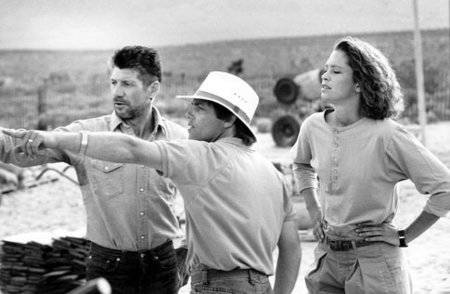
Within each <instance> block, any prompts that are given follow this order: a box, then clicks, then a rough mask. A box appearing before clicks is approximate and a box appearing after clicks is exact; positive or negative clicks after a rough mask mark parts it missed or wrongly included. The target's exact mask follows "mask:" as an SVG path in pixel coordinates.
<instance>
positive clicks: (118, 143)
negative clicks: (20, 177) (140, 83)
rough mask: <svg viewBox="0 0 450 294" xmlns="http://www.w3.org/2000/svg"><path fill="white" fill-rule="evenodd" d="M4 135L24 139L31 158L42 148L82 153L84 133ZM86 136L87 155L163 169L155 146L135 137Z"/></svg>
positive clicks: (22, 133)
mask: <svg viewBox="0 0 450 294" xmlns="http://www.w3.org/2000/svg"><path fill="white" fill-rule="evenodd" d="M3 132H4V133H6V134H8V135H10V136H12V137H15V138H19V139H21V144H22V146H23V149H24V150H25V154H26V155H28V156H35V155H36V154H39V150H40V149H41V148H51V149H64V150H67V151H70V152H80V149H81V138H82V134H81V133H70V132H68V133H63V132H43V131H15V130H7V131H3ZM85 135H87V138H88V140H87V146H86V151H85V154H86V156H89V157H92V158H96V159H100V160H106V161H113V162H121V163H135V164H144V165H147V166H150V167H153V168H155V169H160V168H161V165H162V164H161V154H160V151H159V149H158V147H157V146H156V144H154V143H151V142H147V141H144V140H141V139H138V138H135V137H132V136H128V135H124V134H117V133H111V132H93V133H85Z"/></svg>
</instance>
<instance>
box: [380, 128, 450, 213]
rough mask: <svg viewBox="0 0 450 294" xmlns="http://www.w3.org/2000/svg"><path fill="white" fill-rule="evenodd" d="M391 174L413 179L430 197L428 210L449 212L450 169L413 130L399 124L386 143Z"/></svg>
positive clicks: (420, 189)
mask: <svg viewBox="0 0 450 294" xmlns="http://www.w3.org/2000/svg"><path fill="white" fill-rule="evenodd" d="M386 151H387V155H388V158H389V161H390V162H392V163H393V164H392V165H391V166H390V174H391V176H392V177H393V178H394V179H396V180H403V179H410V180H411V181H412V182H413V183H414V185H415V186H416V188H417V190H418V191H419V192H420V193H423V194H429V195H430V197H429V199H428V201H427V203H426V205H425V208H424V210H425V211H426V212H428V213H431V214H434V215H437V216H440V217H442V216H445V215H446V214H447V212H448V211H449V210H450V171H449V169H448V168H447V167H446V166H445V165H444V164H443V163H442V162H441V161H440V160H439V159H438V158H437V157H436V156H434V155H433V154H432V153H431V152H430V151H429V150H428V149H426V148H425V147H424V146H423V145H422V144H421V143H420V142H419V141H418V140H417V139H416V138H415V137H414V136H413V135H412V134H410V133H408V132H407V131H406V130H404V129H403V128H402V127H397V128H396V129H395V130H394V132H393V134H392V135H391V136H390V138H389V139H388V144H387V147H386Z"/></svg>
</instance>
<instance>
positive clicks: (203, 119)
mask: <svg viewBox="0 0 450 294" xmlns="http://www.w3.org/2000/svg"><path fill="white" fill-rule="evenodd" d="M186 117H187V119H188V126H189V127H188V131H189V139H192V140H198V141H206V142H213V141H216V140H217V139H218V138H219V137H220V135H222V133H223V132H224V130H225V125H224V123H225V122H224V121H223V120H221V119H218V118H217V116H216V113H215V111H214V107H213V106H212V105H211V104H210V103H208V102H207V101H205V100H200V99H194V100H192V102H191V104H190V105H189V108H188V111H187V113H186Z"/></svg>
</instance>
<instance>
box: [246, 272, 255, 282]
mask: <svg viewBox="0 0 450 294" xmlns="http://www.w3.org/2000/svg"><path fill="white" fill-rule="evenodd" d="M247 274H248V283H249V284H250V285H255V281H254V280H253V278H254V277H253V273H252V270H251V269H248V270H247Z"/></svg>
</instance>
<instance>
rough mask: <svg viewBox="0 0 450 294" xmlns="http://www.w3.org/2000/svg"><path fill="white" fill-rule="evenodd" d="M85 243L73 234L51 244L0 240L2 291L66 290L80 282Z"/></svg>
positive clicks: (61, 291)
mask: <svg viewBox="0 0 450 294" xmlns="http://www.w3.org/2000/svg"><path fill="white" fill-rule="evenodd" d="M88 250H89V243H88V241H87V240H85V239H82V238H76V237H62V238H58V239H54V240H53V242H52V244H51V245H44V244H41V243H37V242H27V243H19V242H11V241H3V244H2V246H1V250H0V257H1V263H0V288H1V291H2V293H4V294H9V293H25V294H32V293H33V294H34V293H46V294H53V293H67V292H68V291H70V290H71V289H74V288H76V287H78V286H80V285H82V284H83V283H84V278H85V268H86V259H87V256H88Z"/></svg>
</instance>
